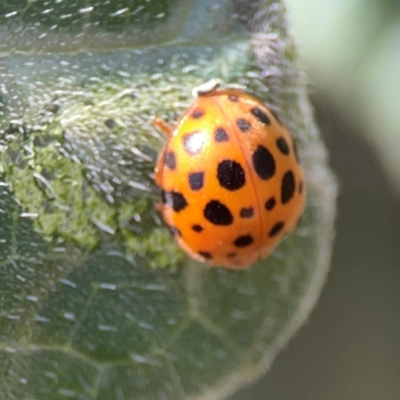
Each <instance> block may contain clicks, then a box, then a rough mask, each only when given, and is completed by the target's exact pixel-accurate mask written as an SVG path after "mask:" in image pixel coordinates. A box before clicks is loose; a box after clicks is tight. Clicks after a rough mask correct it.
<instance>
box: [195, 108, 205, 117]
mask: <svg viewBox="0 0 400 400" xmlns="http://www.w3.org/2000/svg"><path fill="white" fill-rule="evenodd" d="M203 115H204V111H203V110H201V109H199V108H198V109H196V110H194V111H193V112H192V117H193V118H195V119H199V118H201V117H202V116H203Z"/></svg>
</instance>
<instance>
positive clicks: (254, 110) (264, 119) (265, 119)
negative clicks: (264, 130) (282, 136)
mask: <svg viewBox="0 0 400 400" xmlns="http://www.w3.org/2000/svg"><path fill="white" fill-rule="evenodd" d="M250 112H251V113H252V114H253V115H254V116H255V117H256V118H257V119H258V120H259V121H260V122H261V123H263V124H264V125H271V120H270V119H269V117H268V115H267V114H265V112H264V111H263V110H261V108H258V107H253V108H252V109H251V110H250Z"/></svg>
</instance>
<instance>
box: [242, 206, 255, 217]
mask: <svg viewBox="0 0 400 400" xmlns="http://www.w3.org/2000/svg"><path fill="white" fill-rule="evenodd" d="M253 215H254V208H253V207H243V208H242V209H241V210H240V213H239V216H240V218H251V217H252V216H253Z"/></svg>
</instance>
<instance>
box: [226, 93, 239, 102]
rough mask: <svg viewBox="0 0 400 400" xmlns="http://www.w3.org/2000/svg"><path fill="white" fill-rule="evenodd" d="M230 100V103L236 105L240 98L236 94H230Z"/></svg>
mask: <svg viewBox="0 0 400 400" xmlns="http://www.w3.org/2000/svg"><path fill="white" fill-rule="evenodd" d="M228 99H229V100H230V101H232V102H234V103H236V102H238V101H239V97H237V96H236V94H230V95H229V96H228Z"/></svg>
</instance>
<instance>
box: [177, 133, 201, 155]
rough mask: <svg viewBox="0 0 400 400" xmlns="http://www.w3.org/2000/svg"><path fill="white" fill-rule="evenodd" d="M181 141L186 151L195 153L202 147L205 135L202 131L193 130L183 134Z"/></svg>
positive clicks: (191, 153)
mask: <svg viewBox="0 0 400 400" xmlns="http://www.w3.org/2000/svg"><path fill="white" fill-rule="evenodd" d="M182 141H183V147H184V149H185V150H186V152H187V153H188V154H190V155H195V154H198V153H200V152H201V150H202V149H203V146H204V142H205V136H204V133H203V132H198V131H195V132H192V133H188V134H186V135H184V136H183V138H182Z"/></svg>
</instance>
